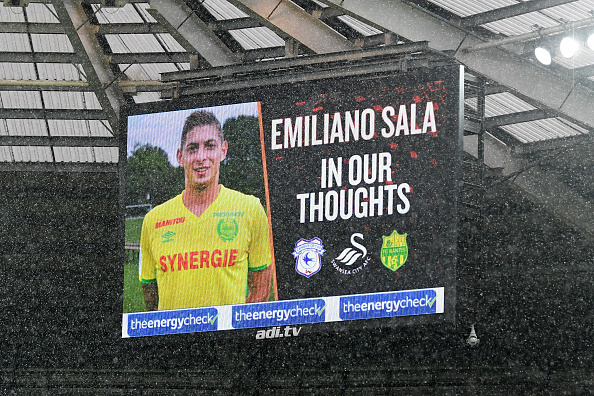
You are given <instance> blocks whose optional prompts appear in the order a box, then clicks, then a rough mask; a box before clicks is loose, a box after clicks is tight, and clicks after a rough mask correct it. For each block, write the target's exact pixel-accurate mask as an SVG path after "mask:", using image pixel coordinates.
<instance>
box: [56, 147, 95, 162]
mask: <svg viewBox="0 0 594 396" xmlns="http://www.w3.org/2000/svg"><path fill="white" fill-rule="evenodd" d="M94 154H95V153H94V152H93V148H92V147H57V146H56V147H54V155H55V157H56V162H94V161H95V155H94Z"/></svg>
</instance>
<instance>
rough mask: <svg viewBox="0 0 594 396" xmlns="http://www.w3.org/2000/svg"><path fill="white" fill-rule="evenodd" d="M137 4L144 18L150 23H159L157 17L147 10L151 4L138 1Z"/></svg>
mask: <svg viewBox="0 0 594 396" xmlns="http://www.w3.org/2000/svg"><path fill="white" fill-rule="evenodd" d="M136 6H137V7H138V12H139V13H140V15H141V16H142V18H144V19H145V20H146V21H147V22H149V23H157V20H156V19H155V18H153V16H152V15H151V14H149V13H148V12H146V10H147V9H149V8H151V5H150V4H148V3H136Z"/></svg>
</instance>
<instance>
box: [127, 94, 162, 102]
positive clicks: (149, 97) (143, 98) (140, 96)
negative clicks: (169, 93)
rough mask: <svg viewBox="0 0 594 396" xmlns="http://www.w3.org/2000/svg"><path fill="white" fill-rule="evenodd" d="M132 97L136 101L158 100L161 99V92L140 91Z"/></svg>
mask: <svg viewBox="0 0 594 396" xmlns="http://www.w3.org/2000/svg"><path fill="white" fill-rule="evenodd" d="M132 98H133V99H134V103H147V102H158V101H160V100H161V94H160V93H159V92H139V93H138V94H137V95H134V96H133V97H132Z"/></svg>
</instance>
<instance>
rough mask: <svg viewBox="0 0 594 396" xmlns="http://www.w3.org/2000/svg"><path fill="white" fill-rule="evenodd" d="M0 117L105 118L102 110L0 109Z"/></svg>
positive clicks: (41, 118)
mask: <svg viewBox="0 0 594 396" xmlns="http://www.w3.org/2000/svg"><path fill="white" fill-rule="evenodd" d="M0 118H14V119H38V120H43V119H48V120H105V119H106V118H107V115H106V114H105V112H104V111H103V110H88V109H87V110H74V109H68V110H62V109H0Z"/></svg>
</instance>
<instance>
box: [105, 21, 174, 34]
mask: <svg viewBox="0 0 594 396" xmlns="http://www.w3.org/2000/svg"><path fill="white" fill-rule="evenodd" d="M97 33H98V34H150V33H169V30H167V29H166V28H165V27H164V26H161V25H160V24H158V23H109V24H102V25H99V31H98V32H97Z"/></svg>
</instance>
